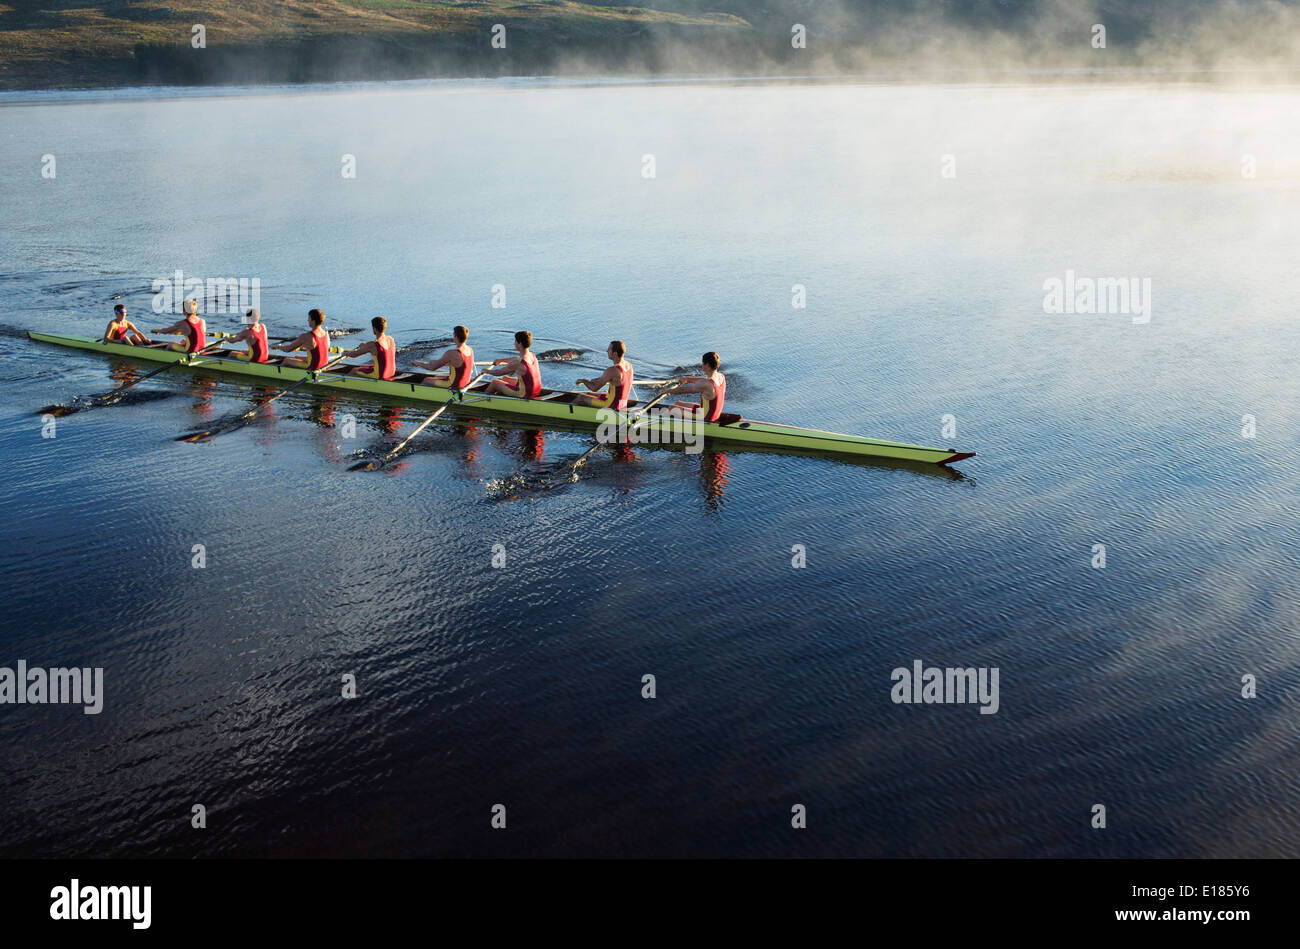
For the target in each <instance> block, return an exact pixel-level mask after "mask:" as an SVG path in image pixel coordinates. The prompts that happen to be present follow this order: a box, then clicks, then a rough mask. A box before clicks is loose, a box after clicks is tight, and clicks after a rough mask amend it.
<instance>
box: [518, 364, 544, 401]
mask: <svg viewBox="0 0 1300 949" xmlns="http://www.w3.org/2000/svg"><path fill="white" fill-rule="evenodd" d="M519 389H520V395H522V396H523V397H524V398H525V399H535V398H537V397H538V396H539V395H541V394H542V370H541V367H539V366H538V365H537V357H536V356H534V355H533V354H532V353H528V354H527V355H525V356H524V357H523V358H522V359H520V360H519Z"/></svg>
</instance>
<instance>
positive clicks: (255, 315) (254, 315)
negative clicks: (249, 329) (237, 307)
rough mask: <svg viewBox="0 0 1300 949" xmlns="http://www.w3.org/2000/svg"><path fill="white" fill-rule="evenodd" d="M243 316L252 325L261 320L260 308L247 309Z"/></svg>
mask: <svg viewBox="0 0 1300 949" xmlns="http://www.w3.org/2000/svg"><path fill="white" fill-rule="evenodd" d="M244 316H246V317H248V322H250V323H252V324H253V325H254V326H256V325H257V324H258V323H260V322H262V311H261V310H249V311H248V312H247V313H245V314H244Z"/></svg>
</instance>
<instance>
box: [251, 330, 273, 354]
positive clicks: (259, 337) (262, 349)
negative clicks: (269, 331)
mask: <svg viewBox="0 0 1300 949" xmlns="http://www.w3.org/2000/svg"><path fill="white" fill-rule="evenodd" d="M248 351H249V352H250V353H252V356H251V357H250V358H249V362H266V360H267V357H268V356H269V355H270V352H271V351H270V349H269V348H268V347H267V345H266V327H265V326H263V325H262V324H261V323H255V324H253V325H252V326H250V327H249V328H248Z"/></svg>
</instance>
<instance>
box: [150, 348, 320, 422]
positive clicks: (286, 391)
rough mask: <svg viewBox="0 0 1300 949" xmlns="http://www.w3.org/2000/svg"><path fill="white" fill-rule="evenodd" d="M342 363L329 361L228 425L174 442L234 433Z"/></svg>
mask: <svg viewBox="0 0 1300 949" xmlns="http://www.w3.org/2000/svg"><path fill="white" fill-rule="evenodd" d="M342 361H343V357H342V356H340V357H339V358H338V359H334V360H331V361H330V362H327V363H326V364H325V365H323V366H321V367H320V368H319V369H316V370H313V371H309V372H308V374H307V375H305V376H303V377H302V378H301V379H299V380H298V381H297V382H294V383H291V384H289V385H287V386H285V387H284V388H283V389H281V390H280V391H279V392H277V393H276V394H275V395H273V396H271V397H270V398H269V399H265V400H263V401H261V402H259V403H257V405H255V406H253V407H252V408H251V409H249V410H248V411H247V412H245V413H244V414H243V415H241V416H239V417H238V418H237V419H235V420H234V421H233V422H230V423H228V424H226V425H222V426H221V427H220V428H216V429H210V430H208V431H206V432H192V433H190V434H188V435H177V436H176V441H178V442H201V441H205V440H207V439H209V438H215V437H216V436H218V435H224V434H225V433H226V432H232V431H234V430H235V429H237V428H241V427H243V425H244V423H245V422H246V421H247V420H248V419H251V418H252V417H253V416H254V415H256V414H257V413H258V412H260V411H261V410H262V409H264V408H266V407H267V406H268V405H270V404H271V403H272V402H274V401H275V400H276V399H278V398H280V397H281V396H283V395H288V394H289V393H290V392H292V391H293V390H294V389H296V388H298V387H299V386H300V385H302V384H303V383H305V382H311V381H312V380H313V379H315V378H316V377H317V376H318V375H320V374H321V373H322V372H324V371H325V370H326V369H332V368H333V367H335V366H337V365H338V364H339V363H341V362H342Z"/></svg>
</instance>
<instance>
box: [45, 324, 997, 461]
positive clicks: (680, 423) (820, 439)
mask: <svg viewBox="0 0 1300 949" xmlns="http://www.w3.org/2000/svg"><path fill="white" fill-rule="evenodd" d="M28 336H29V337H30V338H31V339H33V340H36V341H37V342H42V343H52V344H54V345H57V346H65V347H69V348H72V349H83V350H88V351H90V352H96V353H100V354H103V355H112V356H124V357H129V358H134V359H140V360H143V361H147V362H158V363H172V364H175V367H176V368H188V367H189V365H190V363H191V361H192V360H193V357H192V356H191V354H188V353H185V352H178V351H176V350H174V349H162V348H154V347H151V346H141V345H131V344H129V343H117V342H106V341H104V340H102V339H91V338H89V337H85V336H74V335H68V334H63V333H37V332H29V333H28ZM194 368H196V369H203V370H208V371H212V372H219V373H225V374H230V375H239V376H248V377H253V378H257V379H263V380H267V379H271V380H274V381H275V382H276V383H278V384H283V385H291V384H303V385H306V386H308V387H310V388H316V389H330V390H334V391H343V392H348V393H351V394H355V395H365V396H372V397H381V398H390V399H397V400H400V401H403V402H414V403H419V404H423V405H430V406H434V407H436V406H438V405H443V404H446V403H448V402H452V401H457V402H460V403H461V405H463V406H464V407H465V410H466V411H472V413H473V414H474V415H477V416H487V417H492V416H501V417H505V418H511V419H528V420H531V421H534V422H536V423H537V424H539V425H542V426H545V425H547V424H548V422H558V423H561V424H562V425H563V426H564V427H565V428H572V427H574V426H577V427H582V428H587V429H598V428H600V426H601V425H602V424H603V423H604V422H605V421H606V419H607V418H608V416H607V415H605V416H602V415H601V413H602V412H607V411H608V409H605V408H600V407H596V406H594V405H591V404H590V400H585V399H581V398H580V397H579V396H578V395H577V394H576V393H571V392H563V391H558V390H554V389H546V388H542V389H540V390H538V391H537V395H536V397H534V398H525V397H522V396H515V395H509V394H504V393H503V392H501V387H500V386H497V387H496V389H495V390H494V391H491V392H489V389H492V387H493V385H494V384H493V383H488V384H483V383H479V384H476V385H473V386H471V387H469V388H467V389H465V390H457V389H454V388H444V387H439V386H438V385H436V384H435V382H434V377H433V374H432V373H429V372H421V371H406V372H397V373H396V374H395V375H394V376H393V378H391V379H380V378H370V377H367V376H363V375H357V374H354V373H353V371H352V367H348V366H342V367H339V368H337V369H324V370H320V369H304V368H297V367H294V366H285V365H283V364H282V363H280V362H275V361H268V362H255V361H249V360H246V359H241V358H239V357H238V356H237V355H236V353H235V351H234V350H231V349H220V348H219V349H211V348H209V349H208V350H207V351H206V352H205V353H204V354H203V357H202V360H201V361H200V362H199V363H198V364H196V365H195V367H194ZM644 404H645V403H641V402H638V401H637V400H634V399H629V400H628V401H627V405H626V407H627V410H628V412H629V413H632V412H635V411H636V409H637V408H638V407H639V406H642V405H644ZM460 407H461V406H460V405H457V406H453V407H452V408H453V411H454V410H455V409H457V408H460ZM638 423H639V426H640V430H641V431H642V432H643V433H644V434H645V435H646V436H647V437H648V439H649V440H650V441H652V442H653V441H659V442H665V443H668V442H680V441H682V440H684V438H685V436H686V435H687V432H686V428H687V427H688V426H690V427H694V426H698V427H699V428H698V431H699V432H700V433H701V434H702V435H703V437H705V438H707V439H710V440H713V441H717V442H723V443H726V444H728V445H734V446H738V447H755V448H767V449H779V450H784V451H791V452H797V453H800V454H814V455H823V454H830V455H853V456H858V457H870V458H882V459H894V460H898V461H911V462H922V463H927V464H936V465H950V464H952V463H954V462H957V461H961V460H962V459H965V458H971V457H974V455H975V453H974V452H962V451H953V450H952V449H948V448H930V447H926V446H924V445H913V444H909V443H906V442H894V441H886V440H883V439H877V438H867V437H864V436H861V435H845V434H840V433H837V432H825V431H819V430H817V429H810V428H799V427H796V426H793V425H782V424H778V423H774V422H760V421H755V420H752V419H746V418H742V417H741V416H739V415H736V414H734V413H722V414H720V415H719V417H718V419H717V420H716V421H700V420H698V419H690V418H682V417H681V416H680V415H677V414H663V415H660V414H656V413H653V412H652V413H648V414H646V415H644V416H642V417H641V418H639V419H638Z"/></svg>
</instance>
